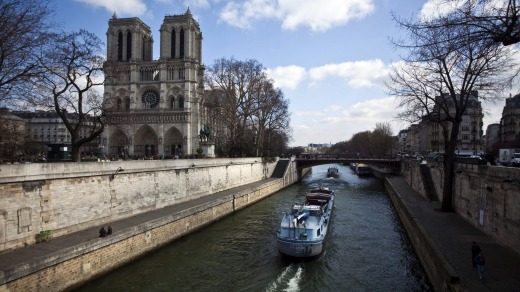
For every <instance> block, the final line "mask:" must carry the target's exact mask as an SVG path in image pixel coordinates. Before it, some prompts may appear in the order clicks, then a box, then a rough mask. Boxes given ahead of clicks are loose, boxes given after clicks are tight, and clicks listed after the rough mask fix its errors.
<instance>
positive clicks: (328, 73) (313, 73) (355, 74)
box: [266, 59, 389, 90]
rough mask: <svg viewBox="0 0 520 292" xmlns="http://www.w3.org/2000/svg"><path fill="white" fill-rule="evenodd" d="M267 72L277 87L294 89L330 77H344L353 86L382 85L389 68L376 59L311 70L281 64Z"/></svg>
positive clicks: (311, 84)
mask: <svg viewBox="0 0 520 292" xmlns="http://www.w3.org/2000/svg"><path fill="white" fill-rule="evenodd" d="M266 73H267V74H268V75H269V76H270V77H271V78H272V79H273V80H274V83H275V86H276V87H279V88H283V89H291V90H293V89H296V88H297V87H298V86H299V85H300V84H302V83H304V82H305V83H306V84H308V85H309V86H315V85H316V84H317V83H318V82H320V81H323V80H327V79H329V78H341V79H344V80H345V81H346V82H347V84H348V85H349V86H350V87H352V88H361V87H374V86H382V85H383V84H384V81H385V79H386V78H387V76H388V74H389V70H388V66H386V65H385V64H384V63H383V61H381V60H379V59H374V60H367V61H354V62H343V63H339V64H326V65H323V66H319V67H314V68H311V69H309V70H306V69H305V68H304V67H301V66H297V65H290V66H279V67H275V68H272V69H266Z"/></svg>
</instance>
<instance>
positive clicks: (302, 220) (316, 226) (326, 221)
mask: <svg viewBox="0 0 520 292" xmlns="http://www.w3.org/2000/svg"><path fill="white" fill-rule="evenodd" d="M333 206H334V192H333V191H331V190H329V189H328V188H319V189H313V190H311V191H310V192H309V193H308V194H307V195H306V196H305V201H304V202H303V203H298V204H294V205H293V206H292V208H291V211H290V212H289V213H285V215H284V217H283V219H282V222H281V224H280V229H279V230H278V232H277V234H276V241H277V243H276V246H277V248H278V251H279V252H280V253H281V254H284V255H287V256H291V257H298V258H309V257H315V256H318V255H320V254H321V253H322V251H323V246H324V241H325V238H326V236H327V231H328V230H329V226H330V222H331V216H332V207H333Z"/></svg>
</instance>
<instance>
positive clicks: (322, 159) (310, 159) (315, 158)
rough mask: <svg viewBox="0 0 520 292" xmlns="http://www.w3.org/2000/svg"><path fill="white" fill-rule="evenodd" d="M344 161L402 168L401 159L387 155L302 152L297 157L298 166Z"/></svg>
mask: <svg viewBox="0 0 520 292" xmlns="http://www.w3.org/2000/svg"><path fill="white" fill-rule="evenodd" d="M329 163H342V164H345V165H349V164H351V163H365V164H370V165H376V166H381V167H387V168H389V169H392V170H393V171H396V172H399V171H400V170H401V159H399V158H387V157H359V156H354V157H353V156H342V155H335V154H302V155H300V156H298V158H297V159H296V165H297V167H298V168H304V167H312V166H316V165H321V164H329Z"/></svg>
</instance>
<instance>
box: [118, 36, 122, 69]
mask: <svg viewBox="0 0 520 292" xmlns="http://www.w3.org/2000/svg"><path fill="white" fill-rule="evenodd" d="M117 61H119V62H121V61H123V33H122V32H119V33H118V34H117Z"/></svg>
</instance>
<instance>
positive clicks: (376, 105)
mask: <svg viewBox="0 0 520 292" xmlns="http://www.w3.org/2000/svg"><path fill="white" fill-rule="evenodd" d="M395 108H396V104H395V102H394V98H392V97H385V98H380V99H371V100H366V101H361V102H358V103H356V104H354V105H350V106H348V107H340V106H329V107H326V108H322V109H319V108H317V109H315V110H313V111H311V112H303V111H302V112H295V113H294V114H293V117H294V119H293V120H294V123H293V131H294V132H293V133H294V135H293V136H294V138H295V141H294V142H293V143H292V145H294V146H304V145H306V144H307V143H325V142H327V143H328V142H332V143H337V142H340V141H346V140H348V139H350V138H352V135H354V134H355V133H359V132H363V131H367V130H368V131H372V130H374V129H375V126H376V123H378V122H379V123H389V124H390V126H391V127H392V131H393V133H394V135H395V134H396V133H397V132H398V131H399V130H400V129H402V128H405V127H406V125H403V124H402V122H400V121H398V120H395V113H396V109H395ZM316 137H320V140H319V141H317V140H316Z"/></svg>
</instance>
